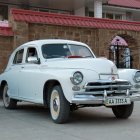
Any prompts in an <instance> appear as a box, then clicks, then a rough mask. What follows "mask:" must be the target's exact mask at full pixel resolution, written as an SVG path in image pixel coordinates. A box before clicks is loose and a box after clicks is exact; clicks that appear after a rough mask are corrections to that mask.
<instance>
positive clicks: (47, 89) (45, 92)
mask: <svg viewBox="0 0 140 140" xmlns="http://www.w3.org/2000/svg"><path fill="white" fill-rule="evenodd" d="M56 85H60V86H61V84H60V82H59V81H58V80H55V79H52V80H48V81H46V82H45V84H44V87H43V103H44V105H45V106H48V105H49V98H50V95H49V93H50V91H51V89H52V87H54V86H56ZM61 87H62V86H61Z"/></svg>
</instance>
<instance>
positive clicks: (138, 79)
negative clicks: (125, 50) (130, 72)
mask: <svg viewBox="0 0 140 140" xmlns="http://www.w3.org/2000/svg"><path fill="white" fill-rule="evenodd" d="M134 82H136V83H139V82H140V71H138V72H136V73H135V75H134Z"/></svg>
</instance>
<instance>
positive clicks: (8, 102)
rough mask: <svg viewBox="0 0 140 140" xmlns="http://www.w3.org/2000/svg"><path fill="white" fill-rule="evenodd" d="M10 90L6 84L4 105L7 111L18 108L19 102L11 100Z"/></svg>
mask: <svg viewBox="0 0 140 140" xmlns="http://www.w3.org/2000/svg"><path fill="white" fill-rule="evenodd" d="M8 92H9V89H8V85H7V84H6V85H5V86H4V88H3V104H4V107H5V108H7V109H14V108H16V105H17V101H16V100H14V99H11V98H10V97H9V95H8Z"/></svg>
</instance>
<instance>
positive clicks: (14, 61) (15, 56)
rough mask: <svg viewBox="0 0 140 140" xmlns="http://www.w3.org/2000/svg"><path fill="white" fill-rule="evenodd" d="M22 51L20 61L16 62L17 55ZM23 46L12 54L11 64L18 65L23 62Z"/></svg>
mask: <svg viewBox="0 0 140 140" xmlns="http://www.w3.org/2000/svg"><path fill="white" fill-rule="evenodd" d="M21 51H22V58H21V61H20V62H17V55H18V54H19V53H20V52H21ZM24 51H25V50H24V48H22V49H19V50H17V51H16V52H15V54H14V57H13V65H19V64H22V63H23V60H24Z"/></svg>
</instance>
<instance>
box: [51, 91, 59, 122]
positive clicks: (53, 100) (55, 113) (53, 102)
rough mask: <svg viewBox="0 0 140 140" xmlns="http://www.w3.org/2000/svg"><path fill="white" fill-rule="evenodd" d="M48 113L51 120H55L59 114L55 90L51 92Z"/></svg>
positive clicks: (57, 97)
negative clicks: (49, 112)
mask: <svg viewBox="0 0 140 140" xmlns="http://www.w3.org/2000/svg"><path fill="white" fill-rule="evenodd" d="M50 111H51V116H52V118H53V119H54V120H56V119H57V118H58V116H59V112H60V98H59V93H58V91H57V90H53V91H52V94H51V100H50Z"/></svg>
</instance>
